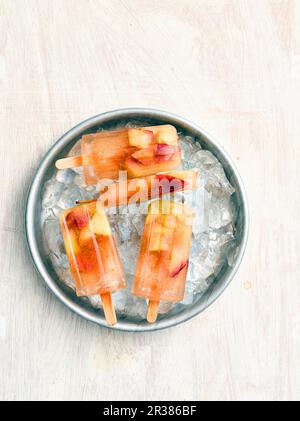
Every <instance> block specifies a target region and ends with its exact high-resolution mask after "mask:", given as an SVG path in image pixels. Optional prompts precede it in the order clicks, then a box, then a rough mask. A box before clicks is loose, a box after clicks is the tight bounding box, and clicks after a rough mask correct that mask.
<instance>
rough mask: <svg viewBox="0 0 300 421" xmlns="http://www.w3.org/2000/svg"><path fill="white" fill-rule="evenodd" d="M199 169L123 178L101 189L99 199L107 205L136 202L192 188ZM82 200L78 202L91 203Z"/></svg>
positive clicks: (194, 185) (194, 186) (195, 182)
mask: <svg viewBox="0 0 300 421" xmlns="http://www.w3.org/2000/svg"><path fill="white" fill-rule="evenodd" d="M197 175H198V169H197V168H193V169H189V170H182V171H172V172H167V173H160V174H155V175H149V176H147V177H141V178H132V179H129V180H128V179H121V180H119V181H118V182H115V183H112V184H110V185H108V186H106V187H105V188H103V189H101V191H100V195H99V199H100V201H101V203H102V205H104V206H107V207H112V206H121V205H126V204H136V203H139V202H142V201H145V200H150V199H154V198H157V197H160V196H162V195H164V194H169V193H174V192H178V191H182V190H192V189H195V188H196V185H197ZM96 200H97V199H94V200H87V201H85V200H82V201H78V203H90V202H93V201H96Z"/></svg>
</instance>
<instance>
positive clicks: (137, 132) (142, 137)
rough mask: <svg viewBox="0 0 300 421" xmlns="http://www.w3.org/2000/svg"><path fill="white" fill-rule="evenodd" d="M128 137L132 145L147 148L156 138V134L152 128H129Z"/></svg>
mask: <svg viewBox="0 0 300 421" xmlns="http://www.w3.org/2000/svg"><path fill="white" fill-rule="evenodd" d="M128 139H129V144H130V146H135V147H137V148H147V146H149V145H151V143H152V142H153V140H154V134H153V132H152V130H145V129H129V130H128Z"/></svg>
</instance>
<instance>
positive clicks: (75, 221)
mask: <svg viewBox="0 0 300 421" xmlns="http://www.w3.org/2000/svg"><path fill="white" fill-rule="evenodd" d="M60 224H61V230H62V234H63V239H64V243H65V248H66V253H67V257H68V260H69V264H70V268H71V272H72V275H73V277H74V280H75V288H76V294H77V295H78V296H90V295H98V294H99V295H100V296H101V300H102V303H103V309H104V314H105V318H106V320H107V323H109V324H111V325H114V324H115V323H116V321H117V320H116V314H115V309H114V305H113V302H112V298H111V294H112V293H113V292H115V291H117V290H119V289H121V288H125V287H126V282H125V279H124V274H123V268H122V265H121V262H120V259H119V256H118V252H117V248H116V244H115V241H114V237H113V235H112V232H111V228H110V225H109V222H108V220H107V217H106V214H105V211H104V208H103V207H102V205H101V204H100V203H90V204H84V205H81V206H77V207H74V208H72V209H68V210H66V211H65V212H63V214H62V215H61V217H60Z"/></svg>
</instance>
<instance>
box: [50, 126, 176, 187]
mask: <svg viewBox="0 0 300 421" xmlns="http://www.w3.org/2000/svg"><path fill="white" fill-rule="evenodd" d="M180 163H181V149H180V146H179V145H178V134H177V131H176V128H175V127H174V126H171V125H162V126H150V127H143V128H138V129H122V130H115V131H103V132H98V133H94V134H87V135H84V136H83V137H82V141H81V155H80V156H75V157H68V158H64V159H59V160H58V161H56V167H57V168H59V169H66V168H73V167H79V166H83V169H84V174H85V181H86V183H87V184H89V185H90V184H96V183H97V182H98V181H99V180H101V179H103V178H110V179H116V178H118V175H119V171H120V170H127V172H128V176H129V177H130V178H135V177H143V176H147V175H151V174H156V173H158V172H162V171H170V170H173V169H176V168H177V167H178V166H179V165H180Z"/></svg>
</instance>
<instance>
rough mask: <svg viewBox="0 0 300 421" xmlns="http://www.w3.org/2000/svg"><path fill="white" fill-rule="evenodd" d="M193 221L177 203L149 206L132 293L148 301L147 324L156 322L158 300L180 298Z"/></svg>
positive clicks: (185, 272) (186, 267) (190, 215)
mask: <svg viewBox="0 0 300 421" xmlns="http://www.w3.org/2000/svg"><path fill="white" fill-rule="evenodd" d="M193 218H194V214H193V211H192V210H191V209H190V208H189V207H188V206H187V205H185V204H181V203H178V202H173V201H168V200H157V201H155V202H152V203H151V204H150V206H149V209H148V215H147V217H146V221H145V228H144V235H143V239H142V244H141V249H140V254H139V259H138V264H137V269H136V274H135V278H134V284H133V290H132V292H133V294H135V295H137V296H139V297H143V298H145V299H148V300H149V305H148V313H147V320H148V321H149V323H154V322H155V320H156V317H157V310H158V304H159V302H160V301H170V302H176V301H181V300H182V299H183V296H184V289H185V282H186V275H187V270H188V262H189V254H190V243H191V237H192V225H193Z"/></svg>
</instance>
